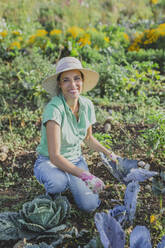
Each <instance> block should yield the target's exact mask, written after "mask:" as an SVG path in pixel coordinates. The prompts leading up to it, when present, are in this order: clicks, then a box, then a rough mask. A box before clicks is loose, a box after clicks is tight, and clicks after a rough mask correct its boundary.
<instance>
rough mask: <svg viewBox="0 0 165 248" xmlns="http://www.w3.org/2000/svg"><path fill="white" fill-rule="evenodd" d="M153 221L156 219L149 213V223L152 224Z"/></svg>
mask: <svg viewBox="0 0 165 248" xmlns="http://www.w3.org/2000/svg"><path fill="white" fill-rule="evenodd" d="M155 221H156V217H155V215H151V216H150V223H151V224H152V223H154V222H155Z"/></svg>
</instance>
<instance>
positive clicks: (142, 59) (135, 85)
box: [0, 0, 165, 248]
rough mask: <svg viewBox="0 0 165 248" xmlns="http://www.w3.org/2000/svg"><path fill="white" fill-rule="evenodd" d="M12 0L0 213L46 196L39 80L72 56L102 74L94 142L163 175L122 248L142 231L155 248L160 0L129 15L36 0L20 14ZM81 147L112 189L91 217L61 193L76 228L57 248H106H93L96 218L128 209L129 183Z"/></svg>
mask: <svg viewBox="0 0 165 248" xmlns="http://www.w3.org/2000/svg"><path fill="white" fill-rule="evenodd" d="M7 2H8V3H7V4H5V3H4V2H3V1H0V212H1V213H3V212H10V211H12V212H18V211H19V210H21V209H22V206H23V204H24V203H26V202H29V201H32V200H33V199H34V198H35V197H36V196H38V195H43V194H45V190H44V188H43V186H42V185H40V184H39V183H38V182H37V180H36V179H35V177H34V175H33V166H34V162H35V159H36V156H37V155H36V147H37V145H38V143H39V141H40V128H41V121H42V111H43V108H44V106H45V104H46V103H47V102H48V100H49V97H48V96H47V94H46V92H45V91H44V90H43V89H42V87H41V82H42V80H43V79H44V78H45V77H46V76H47V75H50V74H52V73H53V72H54V71H55V68H54V65H55V63H56V61H58V59H59V58H61V57H63V56H67V55H71V56H75V57H77V58H79V59H80V60H81V61H82V63H83V66H84V67H90V68H91V69H95V70H96V71H98V72H99V74H100V80H99V83H98V85H97V86H96V87H95V88H94V89H93V90H92V91H91V92H89V93H87V94H85V96H87V97H88V98H89V99H91V100H92V101H93V103H94V106H95V111H96V119H97V122H96V123H95V124H94V126H93V133H94V136H95V137H96V138H97V139H98V140H99V141H100V142H101V143H102V144H103V145H104V146H106V147H107V148H109V149H112V150H113V151H114V152H115V153H116V154H118V155H120V156H121V157H122V158H127V159H135V160H138V161H144V162H145V163H146V164H149V165H150V171H156V172H158V176H156V177H155V181H153V180H152V179H148V180H145V181H144V182H141V183H140V191H139V193H138V197H137V204H136V213H135V216H134V220H133V223H132V224H131V225H127V226H126V227H125V228H124V232H125V237H126V242H125V248H128V247H130V243H129V242H130V235H131V232H132V230H133V228H134V227H136V226H137V225H141V226H145V227H147V228H148V230H149V232H150V236H151V243H152V247H153V248H156V247H157V245H158V243H159V242H160V241H161V239H162V237H163V236H164V235H165V195H164V194H165V163H164V160H165V108H164V106H165V76H164V70H165V57H164V55H165V42H164V41H165V21H164V20H162V18H161V17H162V13H164V11H165V5H164V3H163V1H156V0H155V1H139V4H138V8H135V6H134V4H131V1H130V9H129V10H128V9H126V8H124V7H123V6H124V3H125V1H124V0H123V1H118V3H117V4H112V2H113V1H105V0H104V1H102V2H101V3H99V2H98V1H95V0H93V1H91V2H90V3H88V1H85V0H84V1H77V0H74V1H73V0H72V1H63V3H61V1H58V0H56V1H55V0H54V1H50V3H49V4H48V3H47V1H44V0H42V1H40V2H38V1H37V0H35V1H33V2H32V1H31V2H30V3H31V8H30V7H29V5H28V2H27V1H26V0H25V1H19V0H17V1H16V3H15V4H16V7H17V8H14V6H13V3H12V1H7ZM135 2H136V1H135ZM144 5H145V6H144ZM144 7H145V8H144ZM84 9H85V10H86V11H85V12H84ZM73 13H74V14H75V16H74V17H75V18H73ZM84 13H85V14H84ZM91 13H92V14H91ZM84 15H85V17H84ZM89 24H90V25H89ZM106 123H108V125H106ZM82 151H83V154H84V157H85V158H86V160H87V162H88V165H89V169H90V172H91V173H93V174H94V175H96V176H98V177H99V178H101V179H102V180H103V181H104V182H105V184H106V185H107V187H106V189H105V190H104V191H103V192H102V193H101V194H100V199H101V205H100V207H99V208H98V209H97V210H96V211H95V212H93V213H84V212H82V211H80V210H78V209H77V207H76V205H75V203H74V201H73V199H72V196H71V194H70V192H69V191H66V192H65V193H63V194H62V195H63V196H66V197H67V199H68V200H69V203H70V207H71V210H70V215H69V217H68V218H67V221H66V223H67V225H68V230H71V229H72V232H71V233H70V234H69V235H68V236H65V238H64V239H63V240H62V243H61V244H58V245H57V246H56V247H59V248H60V247H68V248H81V247H82V248H83V247H84V248H85V247H98V248H99V247H100V248H101V247H104V246H103V245H102V244H101V243H99V245H98V246H96V244H95V246H92V244H91V245H89V246H87V244H88V243H89V242H90V240H91V239H93V238H94V237H99V232H98V230H97V228H96V224H95V221H94V218H95V214H96V213H102V212H104V213H107V211H109V210H110V209H113V207H114V206H115V205H116V204H119V205H122V204H123V199H124V192H125V190H126V186H125V185H124V184H123V183H122V182H119V181H118V180H117V179H116V178H115V177H114V176H113V175H112V174H111V173H110V171H109V170H108V169H107V168H106V167H105V165H104V164H103V161H102V160H101V157H100V155H99V154H98V153H96V152H94V151H91V150H89V148H88V147H87V146H86V145H83V146H82ZM154 185H156V187H157V188H156V189H157V190H154V189H153V188H154ZM1 223H2V222H1V219H0V224H1ZM0 228H2V226H1V225H0ZM1 232H2V229H0V237H1ZM53 241H54V238H52V237H51V238H50V237H49V238H46V237H44V238H41V239H39V240H38V239H36V238H32V239H30V240H26V239H23V238H22V239H21V241H20V240H19V239H15V240H12V239H11V240H2V239H0V247H2V248H10V247H11V248H12V247H14V248H16V247H25V246H26V244H27V243H31V244H36V245H37V244H39V243H41V242H45V243H47V244H48V245H49V246H50V244H51V243H52V242H53ZM18 242H19V244H18ZM99 242H100V241H99ZM16 243H17V246H14V245H16ZM27 247H28V246H27ZM29 247H30V246H29ZM36 247H39V246H36ZM139 248H140V247H139Z"/></svg>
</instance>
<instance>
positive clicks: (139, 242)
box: [130, 226, 152, 248]
mask: <svg viewBox="0 0 165 248" xmlns="http://www.w3.org/2000/svg"><path fill="white" fill-rule="evenodd" d="M130 248H152V246H151V237H150V232H149V231H148V229H147V228H146V227H145V226H136V227H135V228H134V229H133V231H132V233H131V236H130Z"/></svg>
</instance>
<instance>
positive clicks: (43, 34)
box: [36, 29, 48, 37]
mask: <svg viewBox="0 0 165 248" xmlns="http://www.w3.org/2000/svg"><path fill="white" fill-rule="evenodd" d="M47 33H48V32H47V31H46V30H44V29H39V30H37V33H36V36H37V37H44V36H46V35H47Z"/></svg>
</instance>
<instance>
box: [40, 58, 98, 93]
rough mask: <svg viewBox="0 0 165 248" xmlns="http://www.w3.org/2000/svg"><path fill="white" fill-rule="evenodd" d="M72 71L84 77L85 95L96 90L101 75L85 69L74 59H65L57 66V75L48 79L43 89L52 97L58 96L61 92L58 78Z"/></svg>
mask: <svg viewBox="0 0 165 248" xmlns="http://www.w3.org/2000/svg"><path fill="white" fill-rule="evenodd" d="M70 70H79V71H81V72H82V73H83V75H84V81H83V90H82V92H83V93H85V92H87V91H89V90H91V89H92V88H94V87H95V86H96V84H97V82H98V80H99V74H98V73H97V72H96V71H93V70H90V69H88V68H83V67H82V64H81V62H80V61H79V60H78V59H76V58H74V57H64V58H62V59H60V60H59V61H58V62H57V64H56V73H55V74H54V75H52V76H50V77H48V78H46V79H45V80H44V81H43V83H42V87H43V88H44V89H45V90H46V91H47V92H48V93H49V94H50V96H51V97H53V96H56V95H57V94H58V92H59V88H58V82H57V77H58V75H59V74H60V73H62V72H64V71H70Z"/></svg>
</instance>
